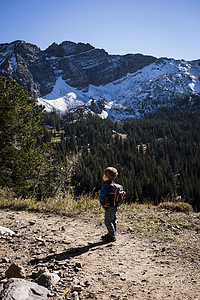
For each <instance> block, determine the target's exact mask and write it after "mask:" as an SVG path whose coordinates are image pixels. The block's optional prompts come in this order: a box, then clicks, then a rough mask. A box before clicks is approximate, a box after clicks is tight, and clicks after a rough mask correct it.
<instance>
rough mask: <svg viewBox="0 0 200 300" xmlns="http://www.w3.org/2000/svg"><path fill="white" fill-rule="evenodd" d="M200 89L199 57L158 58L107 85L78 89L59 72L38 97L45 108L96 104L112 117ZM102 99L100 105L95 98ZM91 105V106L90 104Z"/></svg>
mask: <svg viewBox="0 0 200 300" xmlns="http://www.w3.org/2000/svg"><path fill="white" fill-rule="evenodd" d="M197 93H200V66H199V64H198V61H192V62H187V61H184V60H174V59H167V58H161V59H158V60H156V61H155V62H153V63H151V64H150V65H148V66H146V67H144V68H142V69H141V70H138V71H136V72H134V73H128V74H127V75H126V76H124V77H123V78H121V79H118V80H116V81H114V82H111V83H108V84H106V85H100V86H94V85H92V84H90V85H89V87H88V90H87V91H85V90H84V89H82V90H78V89H76V88H74V87H71V86H69V85H67V84H66V82H65V81H64V80H63V79H62V77H61V76H60V77H59V78H58V79H57V81H56V84H55V86H54V88H53V90H52V92H51V93H50V94H48V95H46V96H44V97H42V98H39V99H38V102H39V103H40V104H43V105H45V107H46V110H47V111H52V110H55V111H58V112H60V113H66V112H69V111H71V110H72V109H75V108H77V107H80V106H86V107H87V108H91V105H92V104H91V99H93V106H94V105H96V108H97V113H98V114H99V115H100V116H101V117H102V118H106V117H107V116H110V117H111V118H114V119H126V118H137V117H140V116H142V115H143V114H144V113H147V112H151V111H154V110H155V109H157V108H159V107H160V106H163V105H168V106H169V105H173V104H174V103H173V101H174V99H175V98H177V97H181V96H185V95H191V94H197ZM99 99H105V100H106V101H105V103H104V104H103V106H102V105H101V107H99V104H98V100H99ZM91 109H92V108H91Z"/></svg>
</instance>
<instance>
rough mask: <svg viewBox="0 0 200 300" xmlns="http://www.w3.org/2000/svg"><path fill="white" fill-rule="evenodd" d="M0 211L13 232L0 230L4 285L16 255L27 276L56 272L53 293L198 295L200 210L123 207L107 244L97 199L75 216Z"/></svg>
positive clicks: (102, 297) (75, 295)
mask: <svg viewBox="0 0 200 300" xmlns="http://www.w3.org/2000/svg"><path fill="white" fill-rule="evenodd" d="M0 219H1V226H4V227H7V228H10V229H11V230H13V231H14V232H15V233H16V234H15V235H13V236H4V235H2V234H1V235H0V239H1V241H3V243H2V242H1V244H0V255H1V258H2V261H1V265H0V288H1V284H2V283H3V282H5V281H6V280H5V279H4V275H5V271H6V270H7V269H8V267H9V266H10V264H11V262H15V263H16V264H18V265H20V266H22V267H23V268H24V271H25V274H26V275H24V276H25V279H26V280H28V281H34V280H35V278H36V277H37V273H38V272H39V271H40V272H42V271H43V272H44V271H47V270H48V271H49V272H50V273H54V272H56V273H57V274H58V275H59V277H60V280H59V281H58V282H57V284H55V285H54V286H53V288H52V289H51V291H50V293H49V297H48V299H52V300H53V299H54V300H58V299H59V300H61V299H97V300H107V299H113V300H114V299H124V300H125V299H129V300H131V299H143V300H147V299H148V300H150V299H157V300H161V299H170V300H174V299H184V300H189V299H192V300H195V299H199V294H200V288H199V287H200V284H199V283H200V280H199V267H200V265H199V246H200V244H199V242H200V240H199V233H200V231H199V230H200V216H199V214H196V213H190V214H189V215H187V214H185V213H170V212H169V211H165V210H158V209H156V208H153V207H150V206H149V207H148V206H133V207H132V209H131V210H129V211H126V209H125V208H123V209H121V208H120V212H119V218H118V220H119V224H118V234H117V241H116V242H115V243H110V244H103V243H101V242H100V237H101V235H102V234H103V233H104V231H105V227H104V225H103V214H102V213H100V214H98V207H96V213H95V214H93V213H92V212H90V213H89V214H88V213H86V212H82V213H81V214H79V215H76V214H73V215H71V217H70V216H69V215H67V214H65V215H55V214H52V213H34V212H32V213H31V212H27V211H13V210H9V209H1V210H0ZM35 297H36V296H35ZM35 299H36V298H35Z"/></svg>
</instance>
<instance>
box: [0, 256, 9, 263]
mask: <svg viewBox="0 0 200 300" xmlns="http://www.w3.org/2000/svg"><path fill="white" fill-rule="evenodd" d="M1 262H2V263H10V258H8V257H3V258H2V260H1Z"/></svg>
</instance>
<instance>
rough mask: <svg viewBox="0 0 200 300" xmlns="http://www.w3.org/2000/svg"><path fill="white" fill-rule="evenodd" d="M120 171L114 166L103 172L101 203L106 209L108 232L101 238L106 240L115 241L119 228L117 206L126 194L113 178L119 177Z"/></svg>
mask: <svg viewBox="0 0 200 300" xmlns="http://www.w3.org/2000/svg"><path fill="white" fill-rule="evenodd" d="M117 175H118V171H117V169H115V168H113V167H107V168H106V169H105V170H104V174H103V181H104V182H103V186H102V188H101V192H100V203H101V206H102V207H103V208H104V209H105V225H106V227H107V230H108V233H107V234H105V235H103V236H102V237H101V238H102V240H103V241H104V242H114V241H115V240H116V237H115V234H116V229H117V224H116V219H117V207H118V206H119V205H120V204H121V203H122V202H123V200H124V194H125V192H124V191H123V188H122V186H121V185H119V184H116V183H115V182H114V181H113V180H114V179H115V178H116V177H117Z"/></svg>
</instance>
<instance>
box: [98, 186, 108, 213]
mask: <svg viewBox="0 0 200 300" xmlns="http://www.w3.org/2000/svg"><path fill="white" fill-rule="evenodd" d="M108 192H109V185H107V184H104V185H103V186H102V188H101V192H100V197H99V200H100V203H101V206H102V207H103V208H104V209H105V201H106V195H107V194H108Z"/></svg>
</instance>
